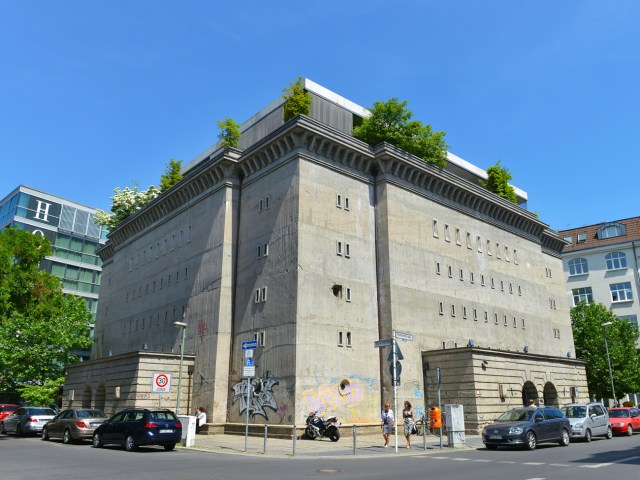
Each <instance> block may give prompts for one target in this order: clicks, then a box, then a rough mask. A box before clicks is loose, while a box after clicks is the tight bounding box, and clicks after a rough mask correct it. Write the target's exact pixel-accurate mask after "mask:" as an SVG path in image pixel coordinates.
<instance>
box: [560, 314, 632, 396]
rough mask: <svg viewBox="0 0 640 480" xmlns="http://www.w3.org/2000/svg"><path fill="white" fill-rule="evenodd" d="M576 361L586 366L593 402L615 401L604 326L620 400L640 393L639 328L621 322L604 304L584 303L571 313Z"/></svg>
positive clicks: (614, 380) (617, 394)
mask: <svg viewBox="0 0 640 480" xmlns="http://www.w3.org/2000/svg"><path fill="white" fill-rule="evenodd" d="M571 321H572V322H571V324H572V329H573V339H574V342H575V346H576V357H578V358H580V359H582V360H584V361H585V362H586V372H587V384H588V385H589V393H590V395H591V396H592V397H593V398H613V392H612V391H611V380H610V376H609V367H608V365H607V353H606V348H605V343H604V332H603V328H604V327H602V324H603V323H607V322H611V323H612V325H611V326H608V327H606V328H607V333H606V334H607V345H608V347H609V357H610V358H611V370H612V372H613V382H614V386H615V390H616V396H617V397H618V398H621V397H623V396H624V395H625V394H627V393H634V392H637V391H638V390H640V357H639V356H638V351H637V350H636V341H637V339H638V327H637V326H635V325H633V324H632V323H630V322H627V321H625V320H620V319H618V317H616V316H615V315H614V313H613V312H611V311H610V310H609V309H607V307H606V306H605V305H603V304H601V303H590V304H589V305H587V304H585V303H584V302H580V303H579V304H578V305H577V306H575V307H573V308H572V309H571Z"/></svg>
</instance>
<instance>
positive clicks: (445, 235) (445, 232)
mask: <svg viewBox="0 0 640 480" xmlns="http://www.w3.org/2000/svg"><path fill="white" fill-rule="evenodd" d="M444 239H445V241H447V242H450V241H451V238H450V237H449V225H447V224H446V223H445V225H444Z"/></svg>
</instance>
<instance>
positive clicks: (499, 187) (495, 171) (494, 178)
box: [481, 160, 518, 204]
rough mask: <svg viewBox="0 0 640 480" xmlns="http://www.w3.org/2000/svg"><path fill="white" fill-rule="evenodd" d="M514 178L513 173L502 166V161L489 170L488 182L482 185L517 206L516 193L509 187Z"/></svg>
mask: <svg viewBox="0 0 640 480" xmlns="http://www.w3.org/2000/svg"><path fill="white" fill-rule="evenodd" d="M512 178H513V177H512V175H511V172H509V170H508V169H507V168H506V167H503V166H502V165H500V160H498V161H497V162H496V164H495V165H493V166H491V167H489V168H487V181H486V182H484V181H483V182H481V183H482V186H483V187H485V188H486V189H487V190H489V191H490V192H493V193H495V194H496V195H498V196H500V197H502V198H504V199H506V200H509V201H510V202H512V203H516V204H517V203H518V198H517V197H516V191H515V190H514V189H513V187H512V186H511V185H509V180H511V179H512Z"/></svg>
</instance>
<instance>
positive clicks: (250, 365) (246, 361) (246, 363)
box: [244, 358, 254, 367]
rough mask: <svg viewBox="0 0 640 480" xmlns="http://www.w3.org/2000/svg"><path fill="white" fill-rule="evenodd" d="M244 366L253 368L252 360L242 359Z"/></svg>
mask: <svg viewBox="0 0 640 480" xmlns="http://www.w3.org/2000/svg"><path fill="white" fill-rule="evenodd" d="M244 366H245V367H253V366H254V365H253V358H245V359H244Z"/></svg>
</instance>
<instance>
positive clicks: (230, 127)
mask: <svg viewBox="0 0 640 480" xmlns="http://www.w3.org/2000/svg"><path fill="white" fill-rule="evenodd" d="M217 123H218V128H219V129H220V133H219V134H218V140H220V144H221V146H222V148H237V147H238V144H239V143H240V124H239V123H236V122H235V121H234V120H233V118H231V117H227V118H225V119H224V120H218V122H217Z"/></svg>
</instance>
